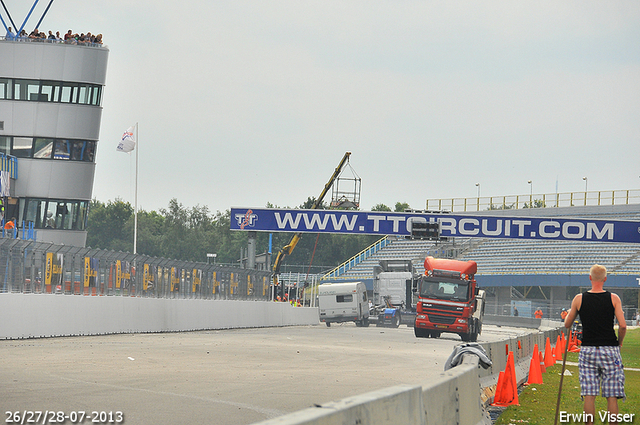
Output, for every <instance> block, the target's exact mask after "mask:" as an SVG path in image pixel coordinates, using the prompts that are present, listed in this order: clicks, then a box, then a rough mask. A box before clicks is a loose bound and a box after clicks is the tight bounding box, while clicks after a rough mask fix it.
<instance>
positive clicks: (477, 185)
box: [476, 183, 480, 211]
mask: <svg viewBox="0 0 640 425" xmlns="http://www.w3.org/2000/svg"><path fill="white" fill-rule="evenodd" d="M476 187H477V188H478V202H477V205H478V211H480V183H476Z"/></svg>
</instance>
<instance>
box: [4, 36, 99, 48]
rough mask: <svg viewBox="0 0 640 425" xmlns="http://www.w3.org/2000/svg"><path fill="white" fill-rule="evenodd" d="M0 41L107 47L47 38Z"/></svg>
mask: <svg viewBox="0 0 640 425" xmlns="http://www.w3.org/2000/svg"><path fill="white" fill-rule="evenodd" d="M0 41H8V42H14V43H48V44H68V45H72V46H85V47H107V46H105V45H104V44H102V43H89V42H85V41H77V40H51V39H48V38H28V37H7V36H4V35H3V36H0Z"/></svg>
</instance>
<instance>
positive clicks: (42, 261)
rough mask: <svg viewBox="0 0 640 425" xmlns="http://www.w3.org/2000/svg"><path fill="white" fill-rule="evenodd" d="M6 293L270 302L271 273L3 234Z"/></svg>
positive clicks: (0, 264) (1, 285) (1, 287)
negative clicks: (17, 237)
mask: <svg viewBox="0 0 640 425" xmlns="http://www.w3.org/2000/svg"><path fill="white" fill-rule="evenodd" d="M0 272H1V273H2V276H1V279H2V280H1V281H0V293H6V292H11V293H33V294H63V295H85V296H131V297H150V298H201V299H234V300H268V299H269V285H270V283H271V282H270V276H271V274H270V273H269V272H268V271H261V270H249V269H241V268H237V267H229V266H225V265H216V264H207V263H200V262H193V261H180V260H175V259H168V258H158V257H149V256H146V255H139V254H138V255H135V254H131V253H127V252H121V251H109V250H101V249H92V248H83V247H74V246H68V245H55V244H52V243H46V242H36V241H33V240H23V239H12V238H0Z"/></svg>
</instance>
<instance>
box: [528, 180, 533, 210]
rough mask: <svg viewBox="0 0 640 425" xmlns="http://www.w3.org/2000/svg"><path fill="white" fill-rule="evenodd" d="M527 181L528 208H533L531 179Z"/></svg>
mask: <svg viewBox="0 0 640 425" xmlns="http://www.w3.org/2000/svg"><path fill="white" fill-rule="evenodd" d="M527 183H529V208H533V181H531V180H528V181H527Z"/></svg>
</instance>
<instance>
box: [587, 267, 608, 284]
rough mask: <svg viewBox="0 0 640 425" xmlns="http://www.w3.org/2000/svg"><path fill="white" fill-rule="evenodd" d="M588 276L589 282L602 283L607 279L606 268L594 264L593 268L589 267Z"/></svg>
mask: <svg viewBox="0 0 640 425" xmlns="http://www.w3.org/2000/svg"><path fill="white" fill-rule="evenodd" d="M589 276H591V280H593V281H595V282H604V281H605V279H606V278H607V268H606V267H605V266H601V265H600V264H594V265H593V266H591V270H590V271H589Z"/></svg>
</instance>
